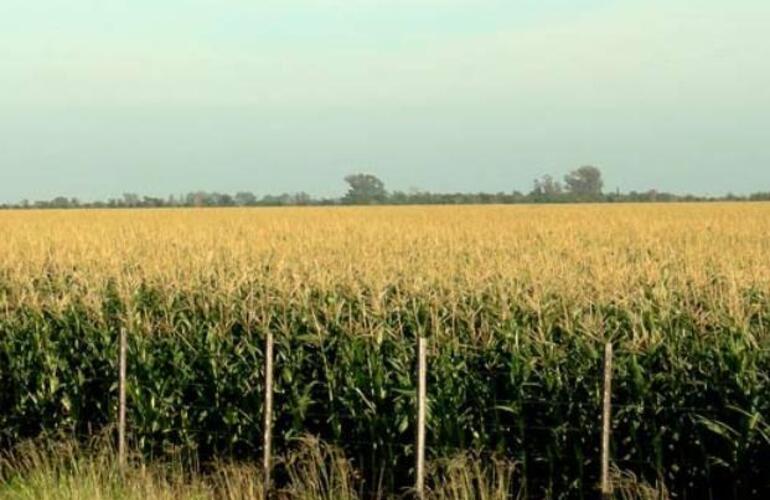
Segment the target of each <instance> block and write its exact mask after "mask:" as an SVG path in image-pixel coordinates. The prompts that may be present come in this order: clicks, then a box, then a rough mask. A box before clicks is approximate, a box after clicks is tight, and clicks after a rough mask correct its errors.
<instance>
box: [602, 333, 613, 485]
mask: <svg viewBox="0 0 770 500" xmlns="http://www.w3.org/2000/svg"><path fill="white" fill-rule="evenodd" d="M603 399H604V401H603V408H602V410H603V411H602V477H601V490H602V498H604V499H609V498H611V497H612V481H611V480H610V432H611V427H612V422H611V420H610V419H611V404H612V343H610V342H607V344H606V345H605V346H604V398H603Z"/></svg>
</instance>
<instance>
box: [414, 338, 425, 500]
mask: <svg viewBox="0 0 770 500" xmlns="http://www.w3.org/2000/svg"><path fill="white" fill-rule="evenodd" d="M427 343H428V339H426V338H425V337H422V336H420V337H418V338H417V449H416V454H417V463H416V471H415V472H416V480H415V493H416V495H417V498H419V499H422V498H424V496H425V409H426V394H427V373H428V370H427V366H426V354H425V352H426V346H427Z"/></svg>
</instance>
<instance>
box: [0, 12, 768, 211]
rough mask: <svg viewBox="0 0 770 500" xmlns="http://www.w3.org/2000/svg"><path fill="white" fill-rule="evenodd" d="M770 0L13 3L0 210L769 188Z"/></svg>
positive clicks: (1, 16)
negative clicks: (580, 184)
mask: <svg viewBox="0 0 770 500" xmlns="http://www.w3.org/2000/svg"><path fill="white" fill-rule="evenodd" d="M768 26H770V2H767V0H719V1H718V0H697V1H694V0H665V1H663V0H623V1H617V0H615V1H609V0H515V1H513V0H500V1H498V0H409V1H408V0H388V1H386V0H382V1H377V0H280V1H279V0H248V1H247V0H224V1H223V0H164V1H162V2H158V1H156V0H121V1H119V0H45V1H43V0H2V1H0V33H1V34H2V35H0V202H16V201H20V200H22V199H30V200H36V199H47V198H51V197H54V196H58V195H65V196H76V197H79V198H81V199H83V200H93V199H104V198H108V197H113V196H120V195H121V194H122V193H124V192H138V193H141V194H147V195H157V196H165V195H168V194H179V193H182V192H187V191H191V190H200V189H202V190H211V191H225V192H235V191H238V190H250V191H253V192H255V193H257V194H259V195H263V194H267V193H281V192H296V191H306V192H309V193H311V194H314V195H318V196H335V195H339V194H341V193H343V192H344V190H345V185H344V182H343V177H344V176H345V175H347V174H349V173H354V172H366V173H373V174H376V175H378V176H379V177H380V178H382V179H383V181H384V182H385V184H386V186H387V187H388V188H390V189H393V190H396V189H400V190H411V189H421V190H431V191H466V192H467V191H491V192H497V191H508V192H509V191H512V190H514V189H517V190H520V191H528V190H529V189H530V188H531V186H532V181H533V179H535V178H536V177H539V176H541V175H543V174H551V175H554V176H558V177H561V176H563V175H564V174H565V173H566V172H568V171H569V170H571V169H574V168H577V167H579V166H581V165H585V164H591V165H596V166H597V167H599V168H600V169H601V170H602V171H603V173H604V177H605V186H606V188H607V189H609V190H615V189H621V190H623V191H627V190H647V189H650V188H656V189H659V190H665V191H673V192H681V193H684V192H690V193H696V194H722V193H727V192H735V193H746V192H752V191H759V190H765V191H770V31H768Z"/></svg>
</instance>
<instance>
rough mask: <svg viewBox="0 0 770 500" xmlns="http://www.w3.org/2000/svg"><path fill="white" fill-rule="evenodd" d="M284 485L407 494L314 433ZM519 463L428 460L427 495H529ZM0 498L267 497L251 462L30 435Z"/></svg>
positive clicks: (1, 484)
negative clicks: (381, 482)
mask: <svg viewBox="0 0 770 500" xmlns="http://www.w3.org/2000/svg"><path fill="white" fill-rule="evenodd" d="M276 468H277V469H279V470H280V471H281V474H282V475H283V481H282V486H281V487H280V489H278V491H276V492H275V497H276V498H279V499H297V500H305V499H306V500H310V499H328V500H352V499H359V498H410V497H411V492H410V491H404V492H402V493H401V494H399V495H397V496H395V497H394V496H393V495H387V494H384V493H381V492H378V491H365V490H363V489H362V486H363V483H362V482H361V479H360V474H359V473H358V471H356V470H355V468H354V466H353V464H352V463H351V462H350V461H349V460H347V459H346V458H345V457H344V456H343V455H342V453H341V452H340V450H338V449H336V448H334V447H331V446H329V445H326V444H324V443H322V442H320V441H318V440H317V439H314V438H311V437H305V438H303V439H301V440H298V441H297V445H296V447H295V448H294V450H293V451H292V453H291V454H290V455H288V456H287V457H284V458H282V459H279V460H278V464H277V467H276ZM519 477H520V476H519V471H518V467H517V464H516V463H514V462H510V461H506V460H502V459H495V458H491V459H488V460H481V459H479V458H477V457H473V456H470V455H459V456H456V457H454V458H451V459H444V460H441V461H436V462H434V463H433V464H431V467H430V471H429V477H428V481H429V484H428V491H427V495H426V496H427V498H430V499H436V500H454V499H457V500H460V499H463V500H469V499H480V500H492V499H498V498H522V499H523V498H526V497H527V494H526V488H525V487H523V485H521V484H519V483H518V480H519ZM615 484H616V492H615V493H616V498H620V499H629V500H632V499H634V500H635V499H639V500H653V499H655V500H657V499H660V500H663V499H667V498H669V497H668V494H667V492H666V491H665V489H664V488H658V487H651V486H647V485H644V484H641V483H639V482H638V481H636V479H635V478H634V477H633V476H631V475H624V474H621V473H618V472H617V471H616V475H615ZM0 498H2V499H13V500H27V499H29V500H33V499H34V500H60V499H61V500H64V499H78V500H81V499H82V500H92V499H93V500H102V499H104V500H107V499H121V500H123V499H127V500H131V499H136V500H165V499H169V500H171V499H173V500H179V499H192V500H195V499H228V500H248V499H260V500H261V499H262V498H263V483H262V480H261V472H260V470H259V467H258V466H257V465H256V464H253V463H235V462H217V463H213V464H208V465H205V466H203V465H201V464H197V465H182V461H178V460H177V461H175V460H166V461H163V462H147V461H144V460H142V459H141V458H139V456H138V455H136V456H134V457H132V459H131V460H130V461H129V465H127V466H126V467H123V468H121V467H120V466H119V464H118V463H117V460H116V454H115V452H114V450H113V449H112V448H111V447H110V446H109V445H105V444H104V442H101V443H97V444H92V445H90V446H88V447H84V446H80V445H78V444H76V443H75V442H73V441H61V442H56V443H53V442H50V441H46V442H43V441H37V442H35V441H28V442H25V443H23V444H21V445H19V446H18V447H16V448H15V449H14V450H13V451H10V452H6V453H3V454H2V456H1V458H0Z"/></svg>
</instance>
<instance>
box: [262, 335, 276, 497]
mask: <svg viewBox="0 0 770 500" xmlns="http://www.w3.org/2000/svg"><path fill="white" fill-rule="evenodd" d="M263 433H264V436H263V437H264V441H263V451H262V453H263V455H262V476H263V491H264V498H265V500H267V499H269V498H270V488H271V473H272V463H271V448H272V441H273V439H272V438H273V332H270V331H268V332H267V337H266V339H265V408H264V423H263Z"/></svg>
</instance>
